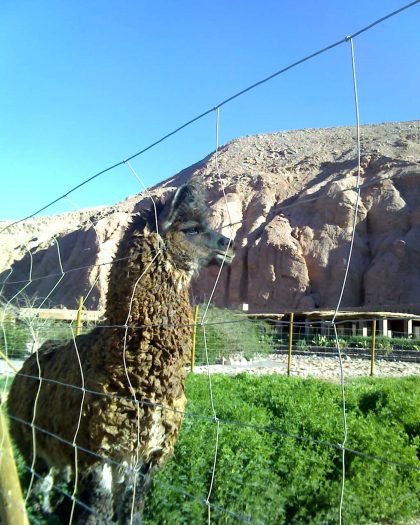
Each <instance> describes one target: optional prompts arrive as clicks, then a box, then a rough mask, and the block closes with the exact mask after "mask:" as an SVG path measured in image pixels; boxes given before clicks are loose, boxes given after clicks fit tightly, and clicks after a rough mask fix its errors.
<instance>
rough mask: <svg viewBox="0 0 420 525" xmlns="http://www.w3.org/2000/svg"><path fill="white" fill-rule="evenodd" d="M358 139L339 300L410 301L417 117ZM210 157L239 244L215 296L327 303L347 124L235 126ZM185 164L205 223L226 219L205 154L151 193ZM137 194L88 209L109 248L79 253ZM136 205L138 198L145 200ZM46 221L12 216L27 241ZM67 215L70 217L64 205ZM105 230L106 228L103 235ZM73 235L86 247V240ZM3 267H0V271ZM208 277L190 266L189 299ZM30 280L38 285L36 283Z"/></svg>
mask: <svg viewBox="0 0 420 525" xmlns="http://www.w3.org/2000/svg"><path fill="white" fill-rule="evenodd" d="M361 138H362V172H361V175H362V177H361V186H362V187H361V201H360V207H359V213H358V217H357V229H356V235H355V244H354V252H353V258H352V264H351V267H350V272H349V277H348V286H347V288H346V291H345V294H344V298H343V303H342V304H343V306H347V307H350V306H351V307H367V308H369V309H384V308H385V307H387V308H390V309H400V310H404V311H406V310H407V311H411V312H419V311H420V299H419V297H420V272H419V270H418V269H419V268H420V248H419V246H420V168H419V159H420V140H419V139H420V130H419V122H418V121H417V122H406V123H393V124H381V125H375V126H363V127H362V128H361ZM218 164H219V169H220V174H221V178H222V180H223V182H224V185H225V188H226V195H227V200H228V203H229V210H230V212H229V214H230V217H231V221H232V223H234V227H233V231H234V234H235V243H236V246H237V252H236V253H237V255H236V258H235V260H234V262H233V264H232V266H231V267H230V268H227V269H225V270H224V271H223V273H222V275H221V279H220V282H219V285H218V288H217V290H216V294H215V297H214V300H215V302H216V304H218V305H220V306H229V307H232V308H237V307H241V305H242V303H248V304H249V307H250V311H254V312H255V311H261V312H264V311H265V312H269V311H270V312H273V311H283V310H290V309H291V308H298V309H307V308H328V307H332V306H334V305H335V304H336V302H337V300H338V296H339V293H340V287H341V283H342V279H343V274H344V270H345V266H346V262H347V257H348V251H349V242H350V238H351V232H352V224H353V217H354V208H355V202H356V191H355V189H354V187H355V181H356V174H357V150H356V136H355V129H354V128H353V127H341V128H333V129H319V130H303V131H292V132H285V133H274V134H270V135H257V136H250V137H244V138H241V139H237V140H234V141H232V142H230V143H229V144H227V145H226V146H224V147H222V148H221V149H220V151H219V154H218ZM193 174H194V175H198V176H201V177H202V180H203V185H205V186H206V187H207V188H208V189H209V191H210V205H211V208H212V210H213V224H214V225H215V226H217V227H219V228H222V227H223V226H226V225H228V224H229V222H230V220H229V214H228V212H227V211H226V205H225V200H224V197H223V194H222V191H221V188H220V184H219V179H218V175H217V173H216V166H215V158H214V154H213V155H210V156H208V157H207V158H206V159H204V160H203V161H201V162H199V163H197V164H195V165H194V166H191V167H190V168H187V169H186V170H184V171H182V172H181V173H179V174H178V175H177V176H176V177H174V178H172V179H171V180H169V181H166V182H164V183H162V184H160V185H158V186H156V188H154V191H155V192H157V193H159V194H161V193H162V192H163V191H165V189H166V188H169V187H172V186H174V185H179V184H181V183H182V182H183V181H185V180H186V179H188V178H189V177H190V176H191V175H193ZM136 200H138V197H133V198H131V199H129V200H128V201H125V202H124V203H122V204H119V205H116V206H115V207H113V208H107V209H101V210H96V211H95V210H94V211H93V212H92V213H91V216H92V217H93V218H97V217H101V219H100V222H99V223H98V225H97V230H98V231H99V232H100V233H99V237H100V238H101V239H108V242H109V244H108V245H107V247H105V245H104V244H101V249H100V252H99V253H100V254H101V256H100V258H99V256H98V254H97V252H98V246H96V244H95V242H93V241H90V242H91V244H89V246H90V248H91V252H90V254H89V257H87V260H89V261H92V263H93V262H96V263H98V262H105V259H107V258H108V257H109V260H110V259H111V258H112V251H113V239H114V237H118V235H120V232H121V228H122V225H123V223H124V222H125V221H126V215H127V214H128V213H129V211H130V209H131V207H132V206H134V205H135V202H136ZM146 200H147V199H146ZM149 202H150V201H149ZM141 205H146V201H142V202H141ZM119 210H121V211H119ZM116 212H118V213H116ZM118 214H119V215H118ZM79 215H80V217H82V215H83V214H79ZM116 217H118V219H116ZM46 220H47V219H39V222H36V221H34V222H33V223H32V225H31V233H28V231H27V230H26V229H25V228H26V227H25V225H22V226H21V227H20V230H19V231H20V232H21V233H20V235H21V236H22V238H23V237H25V236H26V237H25V239H27V240H29V239H30V238H31V235H32V236H33V235H34V231H38V230H37V228H38V226H37V224H39V230H41V228H42V223H43V221H46ZM71 220H73V221H74V215H72V219H71ZM73 229H78V230H79V231H78V233H77V234H76V235H77V236H79V235H81V236H83V237H85V236H86V235H90V236H91V239H93V237H92V234H91V233H90V234H88V233H87V232H88V231H89V229H91V226H90V224H89V223H88V222H87V221H86V219H84V220H83V219H81V218H80V220H79V223H78V224H77V226H76V227H73ZM112 229H114V230H115V233H112V234H111V233H110V231H111V230H112ZM14 231H16V229H15V230H14ZM223 232H224V233H225V234H226V235H228V234H229V228H226V227H225V228H223ZM2 237H4V236H2ZM39 238H41V234H39ZM13 239H15V237H13ZM59 239H60V242H61V238H59ZM109 239H111V241H109ZM13 242H15V241H13V240H12V242H10V243H9V241H8V244H7V247H6V250H5V251H4V253H3V254H2V256H3V268H5V269H6V268H7V267H8V265H10V264H11V262H12V261H14V262H13V264H12V267H13V269H14V271H13V274H12V275H11V276H10V278H9V280H12V276H14V277H16V276H18V277H19V278H26V277H25V275H27V273H28V262H27V260H26V262H25V256H24V252H23V251H22V248H18V249H17V250H15V245H14V244H13ZM18 242H20V245H22V243H23V241H22V240H20V241H18ZM26 242H27V241H26ZM15 244H16V242H15ZM75 245H77V243H76V242H75ZM42 246H46V247H47V248H46V249H47V251H48V252H49V254H50V257H51V260H53V259H54V257H55V259H56V255H53V254H54V247H53V245H52V244H51V241H48V240H46V241H45V242H44V245H42V244H40V245H39V246H38V247H37V248H35V249H34V255H35V257H38V253H39V252H40V251H42V249H43V248H42ZM80 246H85V244H84V242H81V245H80ZM83 249H85V248H83ZM13 250H14V251H13ZM6 253H7V255H6ZM12 253H13V254H15V255H12ZM86 253H88V252H86ZM69 255H70V254H69ZM80 255H81V249H79V250H78V257H80ZM78 257H75V258H74V259H75V260H76V259H77V258H78ZM19 259H20V261H19ZM26 259H27V257H26ZM43 261H45V262H42V263H41V262H39V263H38V261H37V263H36V264H35V267H37V268H38V266H39V267H40V269H39V270H38V269H37V270H36V271H38V272H40V273H41V271H42V272H44V271H45V267H46V259H45V260H44V259H43ZM24 262H25V264H26V266H24ZM74 264H76V262H74ZM41 266H42V268H41ZM56 266H57V265H56ZM56 266H55V267H56ZM50 267H51V266H49V267H48V268H50ZM67 267H69V266H67ZM0 268H1V266H0ZM95 271H96V272H98V271H99V272H100V275H101V284H100V285H99V286H98V288H97V293H96V299H95V301H92V302H91V305H92V307H98V306H103V297H104V293H105V288H106V286H105V281H106V272H107V266H103V267H100V268H99V270H95ZM6 275H7V272H6V271H5V272H3V274H2V275H1V276H0V280H1V281H3V280H4V278H5V276H6ZM93 276H94V273H93V272H92V271H89V272H87V273H86V275H85V277H84V278H83V280H80V275H79V276H78V275H77V273H75V274H74V276H71V275H70V274H69V275H68V278H66V279H68V280H67V281H66V282H65V288H62V287H59V289H58V290H57V293H56V295H55V296H54V302H55V303H60V302H61V303H63V304H66V305H67V306H69V307H74V304H75V300H76V298H77V296H78V295H79V294H83V292H84V291H86V289H87V288H88V287H89V284H90V283H91V282H92V280H93ZM215 276H216V272H215V271H214V270H211V269H210V270H206V271H203V272H202V273H201V274H200V276H199V278H198V279H197V280H196V282H195V285H194V296H195V298H196V300H205V299H206V298H208V297H209V295H210V293H211V290H212V288H213V284H214V279H215ZM14 280H16V279H14ZM50 283H51V281H50ZM31 286H32V287H30V288H29V289H28V290H29V291H30V292H31V293H37V294H38V295H40V293H41V292H40V288H39V286H40V285H38V284H37V285H35V284H34V285H31ZM12 290H13V291H14V292H16V286H14V285H13V286H12V285H9V286H6V287H5V292H6V294H8V295H9V296H10V294H11V292H12ZM42 293H45V292H44V291H43V292H42Z"/></svg>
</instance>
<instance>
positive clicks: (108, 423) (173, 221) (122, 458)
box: [8, 181, 234, 525]
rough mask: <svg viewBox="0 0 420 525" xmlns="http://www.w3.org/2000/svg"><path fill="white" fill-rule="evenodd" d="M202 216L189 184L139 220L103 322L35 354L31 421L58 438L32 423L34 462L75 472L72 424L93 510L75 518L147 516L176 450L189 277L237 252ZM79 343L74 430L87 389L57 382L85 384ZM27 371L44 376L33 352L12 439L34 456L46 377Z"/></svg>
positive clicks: (188, 336) (114, 274)
mask: <svg viewBox="0 0 420 525" xmlns="http://www.w3.org/2000/svg"><path fill="white" fill-rule="evenodd" d="M207 215H208V213H207V208H206V205H205V203H204V200H203V196H202V195H201V192H200V190H199V188H198V186H197V184H196V183H194V182H191V181H190V182H189V183H188V184H186V185H184V186H181V187H180V188H178V190H177V191H176V192H175V193H174V195H173V197H172V198H171V199H170V200H169V201H168V202H167V203H157V204H156V209H155V210H150V211H148V212H142V213H141V214H140V215H139V216H136V217H135V218H134V220H133V221H132V223H131V225H130V226H129V227H128V228H127V230H126V232H125V234H124V235H123V237H122V239H121V241H120V244H119V246H118V249H117V253H116V258H115V262H114V264H113V265H112V268H111V271H110V279H109V289H108V295H107V307H106V325H107V327H106V328H102V327H101V326H98V327H96V328H95V329H94V330H93V331H92V332H90V333H89V334H85V335H80V336H78V337H77V338H76V339H75V341H69V342H64V343H63V342H57V341H48V342H46V343H45V344H44V345H43V347H42V348H41V349H40V350H39V352H38V360H39V363H40V369H41V375H42V378H43V379H44V380H43V381H42V382H41V387H40V391H39V395H38V401H37V408H36V417H35V425H36V427H38V428H40V429H44V430H46V431H48V432H49V433H51V434H47V433H45V432H43V431H41V430H39V431H38V430H35V432H36V461H37V463H36V470H37V469H41V468H44V470H45V469H46V470H48V469H51V468H54V469H55V470H56V471H59V472H64V471H65V470H67V471H68V470H69V467H71V466H72V465H74V461H75V459H74V458H75V456H74V454H75V450H74V447H73V446H71V445H69V444H68V443H72V442H73V439H74V437H75V435H76V432H77V438H76V443H77V446H78V447H80V448H78V450H77V452H78V458H77V461H78V475H79V482H78V487H79V489H78V494H77V498H78V499H81V500H82V501H83V502H84V503H85V504H86V505H88V506H89V507H91V508H93V509H94V511H95V512H93V513H92V512H89V511H88V510H86V509H84V508H81V507H80V506H77V508H76V514H75V522H76V523H78V524H82V523H83V524H85V523H86V524H89V525H93V524H95V525H97V524H102V523H111V522H112V521H115V522H116V523H118V524H122V525H124V524H127V523H141V520H142V518H141V515H142V510H143V506H144V495H145V492H146V489H147V486H148V485H149V484H150V480H151V475H152V473H153V472H154V471H155V470H156V469H157V468H158V467H160V466H161V465H162V464H163V463H164V461H165V460H166V459H167V458H168V457H169V456H170V455H171V454H172V453H173V449H174V445H175V442H176V439H177V436H178V432H179V429H180V425H181V420H182V412H183V411H184V408H185V403H186V397H185V394H184V383H185V375H186V364H187V363H188V361H189V359H190V354H191V341H192V323H193V319H192V313H191V306H190V300H189V285H190V281H191V278H192V276H193V275H194V274H195V273H196V272H197V271H198V270H199V269H200V268H202V267H205V266H209V265H212V264H216V265H219V266H220V265H221V263H222V261H223V260H225V261H226V262H227V263H230V262H231V260H232V258H233V256H234V254H233V250H232V248H231V247H230V242H229V240H228V239H227V238H226V237H225V236H223V235H221V234H219V233H217V232H215V231H213V230H211V229H210V228H209V226H208V222H207ZM75 346H77V350H78V354H79V356H80V362H81V368H82V370H83V378H84V387H85V389H86V390H87V391H86V392H85V398H84V401H83V410H82V417H81V420H80V425H79V427H78V419H79V413H80V406H81V403H82V395H83V391H82V389H79V390H77V389H74V388H71V387H68V386H63V385H60V384H58V383H57V382H55V381H59V382H61V383H65V384H67V385H76V386H80V387H81V386H82V376H81V372H80V365H79V362H78V356H77V352H76V350H75ZM28 376H38V364H37V356H36V355H32V356H31V357H30V358H29V359H28V360H27V361H26V362H25V363H24V365H23V368H22V369H21V371H20V373H18V374H17V375H16V376H15V379H14V381H13V384H12V386H11V390H10V395H9V400H8V407H9V414H10V417H11V432H12V436H13V438H14V440H15V442H16V444H17V445H18V447H19V449H20V450H21V452H22V454H23V455H24V457H25V458H26V460H27V461H28V463H31V461H32V457H33V445H32V428H31V426H29V425H27V424H26V425H25V424H24V423H23V422H22V420H24V421H27V422H28V421H29V422H31V421H32V418H33V410H34V400H35V397H36V394H37V391H38V387H39V384H40V383H39V380H38V379H34V378H33V377H32V378H31V377H28ZM51 380H52V381H51ZM93 392H100V393H102V394H103V395H98V394H96V393H93ZM132 397H135V399H136V400H137V401H138V402H137V403H134V402H133V401H131V400H130V398H132ZM53 435H55V436H59V437H60V438H61V439H62V440H61V441H60V440H58V439H57V438H56V437H54V436H53ZM66 442H67V443H66ZM86 451H91V452H93V453H94V454H95V455H92V454H89V453H88V452H86ZM98 456H99V457H98ZM102 458H107V459H108V461H104V460H103V459H102ZM133 494H135V497H133Z"/></svg>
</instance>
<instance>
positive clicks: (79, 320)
mask: <svg viewBox="0 0 420 525" xmlns="http://www.w3.org/2000/svg"><path fill="white" fill-rule="evenodd" d="M82 309H83V296H80V297H79V307H78V309H77V317H76V335H80V331H81V329H82Z"/></svg>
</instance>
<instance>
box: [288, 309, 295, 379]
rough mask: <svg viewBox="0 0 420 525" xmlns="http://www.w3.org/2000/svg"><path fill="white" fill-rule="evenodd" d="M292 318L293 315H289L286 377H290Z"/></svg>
mask: <svg viewBox="0 0 420 525" xmlns="http://www.w3.org/2000/svg"><path fill="white" fill-rule="evenodd" d="M293 317H294V313H293V312H291V314H290V322H289V351H288V353H287V375H288V376H290V365H291V362H292V344H293Z"/></svg>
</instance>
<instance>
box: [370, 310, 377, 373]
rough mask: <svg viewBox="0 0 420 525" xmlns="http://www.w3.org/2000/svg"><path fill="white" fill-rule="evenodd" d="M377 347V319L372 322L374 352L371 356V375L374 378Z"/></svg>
mask: <svg viewBox="0 0 420 525" xmlns="http://www.w3.org/2000/svg"><path fill="white" fill-rule="evenodd" d="M375 345H376V319H374V320H373V321H372V351H371V356H370V375H371V376H373V369H374V368H375Z"/></svg>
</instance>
